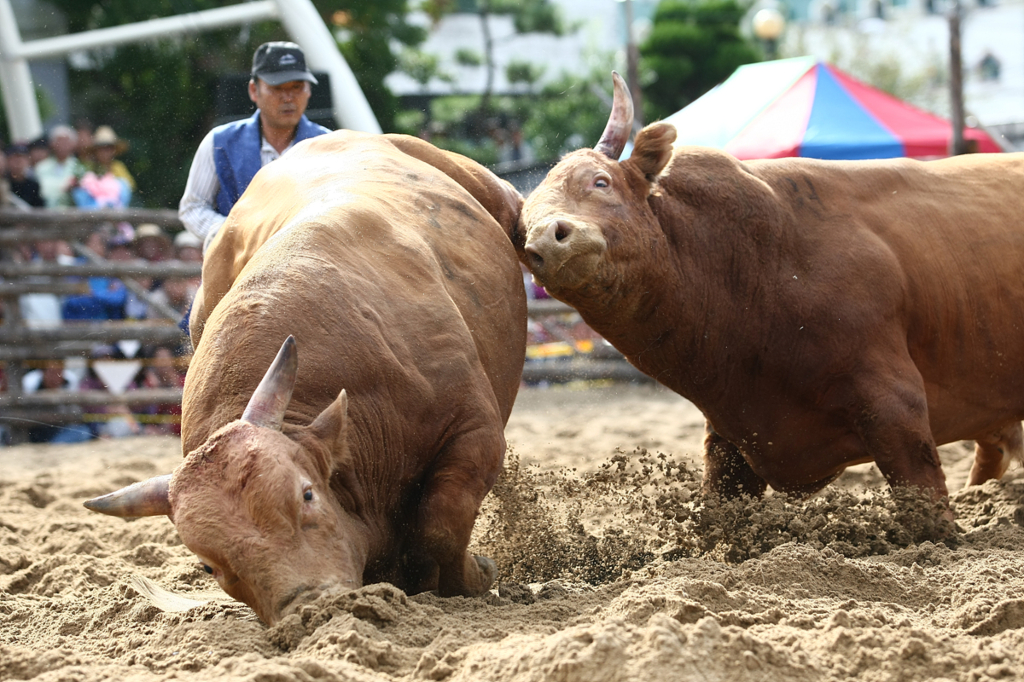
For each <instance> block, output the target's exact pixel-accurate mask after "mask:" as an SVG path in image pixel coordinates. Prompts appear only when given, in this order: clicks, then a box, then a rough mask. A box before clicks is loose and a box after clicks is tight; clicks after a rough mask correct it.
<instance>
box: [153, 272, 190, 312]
mask: <svg viewBox="0 0 1024 682" xmlns="http://www.w3.org/2000/svg"><path fill="white" fill-rule="evenodd" d="M197 289H198V286H197V285H196V283H195V281H194V280H192V279H186V278H184V277H171V278H169V279H166V280H164V281H163V283H162V284H161V285H160V286H158V287H156V288H155V289H154V290H153V292H152V293H153V298H155V299H157V300H158V301H161V302H163V303H166V304H167V305H169V306H171V307H172V308H174V309H175V310H177V311H178V312H180V313H182V314H184V313H185V311H187V310H188V307H189V305H190V304H191V303H192V299H193V298H194V297H195V295H196V291H197Z"/></svg>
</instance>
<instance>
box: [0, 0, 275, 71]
mask: <svg viewBox="0 0 1024 682" xmlns="http://www.w3.org/2000/svg"><path fill="white" fill-rule="evenodd" d="M2 2H5V3H6V2H8V0H2ZM276 18H277V3H275V2H274V0H259V2H243V3H241V4H239V5H230V6H228V7H221V8H218V9H208V10H203V11H202V12H191V13H189V14H179V15H177V16H173V17H162V18H160V19H149V20H148V21H139V22H136V23H134V24H122V25H121V26H111V27H110V28H97V29H93V30H91V31H83V32H81V33H71V34H68V35H63V36H55V37H53V38H41V39H39V40H33V41H31V42H28V43H22V44H21V51H20V54H19V56H21V57H24V58H27V59H39V58H41V57H58V56H63V55H66V54H67V53H69V52H74V51H75V50H89V49H93V48H97V47H110V46H111V45H120V44H122V43H131V42H139V41H142V40H148V39H150V38H166V37H168V36H172V35H178V34H181V33H199V32H200V31H206V30H209V29H214V28H223V27H224V26H235V25H237V24H242V23H245V22H247V21H261V20H264V19H276Z"/></svg>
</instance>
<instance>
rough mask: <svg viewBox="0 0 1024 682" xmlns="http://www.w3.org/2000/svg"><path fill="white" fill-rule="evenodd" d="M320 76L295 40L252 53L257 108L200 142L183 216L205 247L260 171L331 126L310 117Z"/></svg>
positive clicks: (183, 199) (181, 210)
mask: <svg viewBox="0 0 1024 682" xmlns="http://www.w3.org/2000/svg"><path fill="white" fill-rule="evenodd" d="M316 82H317V80H316V77H315V76H313V74H312V73H311V72H310V71H309V69H308V68H307V67H306V57H305V55H304V54H303V52H302V49H301V48H300V47H299V46H298V45H296V44H295V43H289V42H271V43H264V44H263V45H260V46H259V48H257V49H256V53H255V54H254V55H253V60H252V71H251V78H250V80H249V99H251V100H252V101H253V103H255V104H256V112H255V113H254V114H253V115H252V116H250V117H249V118H247V119H243V120H241V121H234V122H233V123H226V124H224V125H221V126H218V127H216V128H214V129H213V130H211V131H210V132H209V133H208V134H207V135H206V137H204V138H203V141H202V142H200V143H199V148H198V149H197V150H196V155H195V157H194V158H193V160H192V168H191V169H190V170H189V174H188V182H187V183H186V184H185V192H184V194H183V195H182V197H181V202H180V203H179V205H178V216H179V217H180V218H181V222H182V224H184V225H185V229H187V230H188V231H189V232H191V233H192V234H194V235H196V236H197V237H199V238H200V239H202V240H204V250H205V248H206V245H209V243H210V240H211V239H213V236H214V235H216V234H217V231H218V230H219V229H220V226H221V225H222V224H223V222H224V218H225V217H226V216H227V214H228V213H229V212H230V211H231V207H232V206H234V205H235V202H236V201H238V198H239V197H240V196H241V195H242V192H244V191H245V188H246V187H248V186H249V182H250V181H251V180H252V178H253V176H255V175H256V172H257V171H258V170H259V169H260V168H261V167H263V166H265V165H266V164H268V163H270V162H271V161H274V160H275V159H277V158H278V157H279V156H280V155H281V154H283V153H284V152H285V151H287V150H288V149H290V148H291V147H292V145H294V144H295V143H296V142H299V141H301V140H305V139H307V138H310V137H315V136H317V135H323V134H324V133H327V132H330V131H329V130H328V129H327V128H324V127H323V126H321V125H318V124H316V123H313V122H312V121H310V120H309V119H308V118H306V113H305V112H306V106H307V105H308V104H309V97H310V94H311V92H312V91H311V89H310V84H316Z"/></svg>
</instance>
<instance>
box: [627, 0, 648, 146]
mask: <svg viewBox="0 0 1024 682" xmlns="http://www.w3.org/2000/svg"><path fill="white" fill-rule="evenodd" d="M625 2H626V7H625V10H626V82H627V83H629V94H630V95H631V96H632V97H633V129H634V130H636V129H638V128H641V127H643V125H644V102H643V94H642V93H641V92H640V68H639V64H640V48H638V47H637V45H636V38H635V37H634V36H633V0H625Z"/></svg>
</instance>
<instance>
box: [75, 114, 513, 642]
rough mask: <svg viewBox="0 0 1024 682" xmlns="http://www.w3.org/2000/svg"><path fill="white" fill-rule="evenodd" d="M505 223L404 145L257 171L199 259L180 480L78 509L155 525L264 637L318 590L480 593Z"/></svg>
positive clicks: (450, 159)
mask: <svg viewBox="0 0 1024 682" xmlns="http://www.w3.org/2000/svg"><path fill="white" fill-rule="evenodd" d="M521 204H522V198H521V197H520V196H519V194H518V193H517V192H516V191H515V190H513V189H512V188H511V187H510V186H509V185H507V184H506V183H504V182H503V181H501V180H499V179H498V178H497V177H495V176H494V175H492V174H491V173H490V172H489V171H487V170H486V169H484V168H483V167H482V166H479V165H478V164H476V163H474V162H472V161H470V160H468V159H465V158H464V157H461V156H458V155H456V154H451V153H448V152H442V151H440V150H438V149H436V148H434V147H432V146H430V145H429V144H427V143H425V142H423V141H420V140H417V139H415V138H408V137H402V136H369V135H364V134H359V133H353V132H336V133H333V134H330V135H324V136H322V137H317V138H314V139H312V140H309V141H307V142H304V143H302V144H300V145H298V146H296V147H295V148H294V149H293V150H292V151H290V152H289V153H288V154H286V155H284V156H283V157H282V158H281V159H280V160H278V161H275V162H274V163H272V164H270V165H268V166H267V167H266V168H264V169H263V170H261V171H260V172H259V173H258V174H257V176H256V178H255V179H254V180H253V182H252V184H251V185H250V186H249V188H248V190H247V191H246V192H245V194H244V195H243V196H242V198H241V200H240V201H239V202H238V204H237V205H236V206H235V208H234V210H233V211H232V212H231V215H230V216H229V217H228V219H227V222H226V223H225V225H224V227H223V228H222V230H221V232H220V234H219V235H218V237H217V239H216V240H215V241H214V242H213V244H212V245H211V247H210V249H209V251H208V252H207V254H206V257H205V263H204V266H203V288H202V292H201V293H200V294H199V295H198V296H197V301H196V308H197V312H196V314H195V315H194V316H193V319H192V330H191V331H192V339H193V343H194V345H195V354H194V356H193V358H192V364H191V366H190V368H189V372H188V377H187V380H186V383H185V389H184V401H183V416H182V446H183V450H184V452H185V453H187V455H186V457H185V459H184V461H183V462H182V463H181V465H180V466H178V467H177V469H175V471H174V473H173V474H171V475H169V476H163V477H158V478H155V479H152V480H150V481H144V482H142V483H139V484H136V485H135V486H131V487H129V488H127V489H124V490H121V491H118V492H116V493H111V494H110V495H107V496H104V497H102V498H97V499H96V500H91V501H89V502H87V503H86V506H88V507H89V508H91V509H94V510H96V511H101V512H105V513H111V514H115V515H120V516H142V515H162V514H167V515H168V516H170V518H171V520H172V521H173V523H174V525H175V527H176V528H177V530H178V533H179V535H180V536H181V539H182V541H183V542H184V543H185V545H186V546H188V547H189V549H191V550H192V551H194V552H195V553H196V554H197V555H198V556H199V558H200V560H201V561H202V563H203V566H204V568H205V569H206V570H207V572H209V573H211V574H212V575H213V576H214V577H215V578H216V579H217V581H218V582H219V583H220V585H221V587H223V588H224V590H225V591H226V592H227V593H228V594H230V595H231V596H233V597H235V598H236V599H239V600H240V601H243V602H245V603H247V604H249V605H250V606H251V607H252V608H253V609H254V610H255V611H256V613H257V614H258V615H259V617H260V618H261V619H263V620H264V621H265V622H267V623H274V622H275V621H277V620H278V619H279V618H280V617H282V615H284V614H286V613H287V612H288V611H289V610H290V609H294V608H295V607H296V605H298V604H299V603H302V602H303V601H304V600H306V599H309V598H311V597H312V596H314V595H316V594H318V593H319V592H321V591H323V590H325V589H328V588H337V587H340V588H354V587H358V586H360V585H362V584H364V583H370V582H377V581H389V582H392V583H394V584H395V585H397V586H399V587H401V588H403V589H405V590H407V591H409V592H410V593H412V592H419V591H424V590H433V589H437V590H439V592H440V593H441V594H442V595H479V594H481V593H483V592H485V591H486V590H488V589H489V587H490V585H491V582H492V581H493V578H494V564H493V562H491V561H490V560H488V559H484V558H481V557H474V556H472V555H469V554H467V552H466V547H467V545H468V543H469V539H470V533H471V531H472V528H473V524H474V521H475V518H476V515H477V512H478V509H479V505H480V502H481V500H482V499H483V497H484V496H485V495H486V494H487V492H488V491H489V490H490V488H491V486H492V485H493V483H494V481H495V478H496V477H497V475H498V472H499V470H500V468H501V465H502V460H503V457H504V451H505V440H504V425H505V422H506V421H507V419H508V416H509V413H510V412H511V410H512V404H513V402H514V400H515V396H516V392H517V391H518V387H519V380H520V375H521V372H522V366H523V359H524V352H525V338H526V299H525V293H524V291H523V286H522V276H521V271H520V269H519V263H518V259H517V258H516V253H515V249H514V248H513V246H512V242H511V240H510V235H511V233H512V231H513V230H514V228H515V223H516V219H517V217H518V213H519V208H520V206H521ZM292 337H293V338H294V340H292ZM286 338H287V339H288V340H287V341H286V342H285V339H286ZM282 342H285V343H284V345H282ZM297 347H298V348H301V350H302V355H301V359H299V358H298V357H297V355H298V354H297ZM279 348H280V351H278V349H279ZM275 353H277V355H276V359H275ZM268 366H270V369H269V370H268V369H267V368H268ZM264 373H265V374H264ZM257 385H258V387H257Z"/></svg>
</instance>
